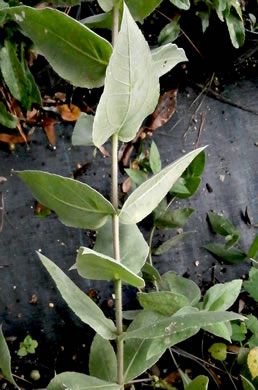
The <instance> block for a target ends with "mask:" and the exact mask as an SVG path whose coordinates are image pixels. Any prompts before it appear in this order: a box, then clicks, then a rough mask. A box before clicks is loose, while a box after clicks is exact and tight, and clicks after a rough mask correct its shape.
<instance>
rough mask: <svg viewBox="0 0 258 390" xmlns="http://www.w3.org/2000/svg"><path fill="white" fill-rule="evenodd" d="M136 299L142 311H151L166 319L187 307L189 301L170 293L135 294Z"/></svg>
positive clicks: (179, 295)
mask: <svg viewBox="0 0 258 390" xmlns="http://www.w3.org/2000/svg"><path fill="white" fill-rule="evenodd" d="M137 299H138V301H139V302H140V305H141V306H142V307H143V308H144V309H149V310H153V311H155V312H157V313H160V314H162V315H164V316H167V317H169V316H172V315H173V314H175V313H176V312H177V311H178V310H179V309H181V308H182V307H184V306H188V305H189V301H188V299H187V298H186V297H185V296H184V295H181V294H177V293H174V292H171V291H156V292H149V293H137Z"/></svg>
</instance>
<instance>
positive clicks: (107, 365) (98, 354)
mask: <svg viewBox="0 0 258 390" xmlns="http://www.w3.org/2000/svg"><path fill="white" fill-rule="evenodd" d="M89 372H90V375H91V376H95V377H96V378H99V379H102V380H105V381H108V382H116V379H117V360H116V354H115V351H114V348H113V347H112V345H111V344H110V342H109V341H108V340H105V339H103V337H101V336H100V335H98V334H96V335H95V337H94V339H93V342H92V344H91V348H90V359H89Z"/></svg>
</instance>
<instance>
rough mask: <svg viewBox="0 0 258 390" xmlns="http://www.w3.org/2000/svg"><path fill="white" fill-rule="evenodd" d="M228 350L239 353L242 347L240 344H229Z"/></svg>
mask: <svg viewBox="0 0 258 390" xmlns="http://www.w3.org/2000/svg"><path fill="white" fill-rule="evenodd" d="M227 350H228V351H229V352H232V353H234V354H235V355H238V354H239V350H240V347H239V346H238V345H234V344H233V345H228V346H227Z"/></svg>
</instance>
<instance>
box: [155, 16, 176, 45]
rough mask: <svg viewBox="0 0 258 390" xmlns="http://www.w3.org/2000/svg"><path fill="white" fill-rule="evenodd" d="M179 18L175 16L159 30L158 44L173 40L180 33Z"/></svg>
mask: <svg viewBox="0 0 258 390" xmlns="http://www.w3.org/2000/svg"><path fill="white" fill-rule="evenodd" d="M179 20H180V16H177V17H176V18H175V19H174V20H172V22H170V23H168V24H166V26H165V27H164V28H163V29H162V30H161V31H160V33H159V36H158V44H159V45H160V46H161V45H164V44H165V43H169V42H174V41H175V40H176V39H177V38H178V36H179V34H180V24H179Z"/></svg>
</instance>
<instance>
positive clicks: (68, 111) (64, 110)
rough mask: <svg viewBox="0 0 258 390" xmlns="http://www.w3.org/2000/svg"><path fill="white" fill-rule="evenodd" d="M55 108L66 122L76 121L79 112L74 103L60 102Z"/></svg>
mask: <svg viewBox="0 0 258 390" xmlns="http://www.w3.org/2000/svg"><path fill="white" fill-rule="evenodd" d="M57 108H58V111H59V112H60V114H61V117H62V119H63V120H64V121H68V122H74V121H76V120H77V119H78V118H79V116H80V113H81V110H80V108H79V107H77V106H75V105H74V104H62V105H61V106H57Z"/></svg>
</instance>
